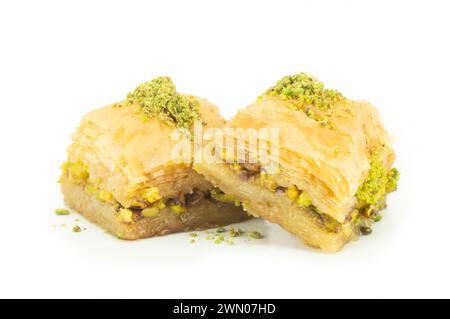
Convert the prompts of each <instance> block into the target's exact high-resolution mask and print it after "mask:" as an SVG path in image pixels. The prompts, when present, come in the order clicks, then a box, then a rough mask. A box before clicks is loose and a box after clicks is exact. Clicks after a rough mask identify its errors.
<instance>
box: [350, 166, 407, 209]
mask: <svg viewBox="0 0 450 319" xmlns="http://www.w3.org/2000/svg"><path fill="white" fill-rule="evenodd" d="M399 178H400V173H399V171H398V170H397V169H396V168H392V169H390V170H388V169H387V168H386V167H385V166H384V164H383V162H382V161H381V160H380V159H379V158H378V157H375V158H374V159H373V160H372V162H371V163H370V169H369V174H368V176H367V178H366V179H365V181H364V182H363V183H362V184H361V186H360V187H359V188H358V191H357V192H356V198H357V199H358V204H359V206H360V207H362V206H364V205H374V206H380V205H381V206H382V205H383V203H384V198H385V196H386V194H387V193H390V192H393V191H395V189H396V188H397V182H398V180H399Z"/></svg>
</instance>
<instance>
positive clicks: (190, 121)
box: [60, 77, 248, 239]
mask: <svg viewBox="0 0 450 319" xmlns="http://www.w3.org/2000/svg"><path fill="white" fill-rule="evenodd" d="M194 124H198V125H200V126H202V127H204V128H208V127H222V126H223V125H224V124H225V121H224V120H223V118H222V117H221V116H220V114H219V111H218V109H217V107H215V106H214V105H213V104H211V103H210V102H208V101H206V100H204V99H201V98H198V97H194V96H190V95H183V94H180V93H178V92H177V91H176V88H175V86H174V84H173V82H172V81H171V79H170V78H168V77H159V78H156V79H154V80H152V81H149V82H145V83H143V84H141V85H139V86H138V87H137V88H136V89H135V90H134V91H133V92H131V93H129V94H128V96H127V97H126V99H125V100H123V101H121V102H119V103H115V104H112V105H109V106H106V107H103V108H100V109H97V110H94V111H93V112H91V113H89V114H87V115H86V116H85V117H84V118H83V119H82V121H81V124H80V125H79V127H78V129H77V131H76V133H74V134H73V136H72V140H73V143H72V144H71V146H70V147H69V149H68V160H67V162H65V163H64V164H63V165H62V175H61V179H60V183H61V188H62V193H63V194H64V198H65V202H66V204H67V205H68V206H69V207H71V208H73V209H74V210H76V211H78V212H79V213H81V214H82V215H84V216H85V217H86V218H87V219H89V220H91V221H92V222H94V223H97V224H98V225H100V226H101V227H103V228H104V229H105V230H106V231H108V232H110V233H111V234H113V235H115V236H117V237H119V238H122V239H138V238H144V237H150V236H156V235H164V234H168V233H174V232H180V231H189V230H194V229H195V230H197V229H205V228H210V227H216V226H222V225H227V224H231V223H235V222H239V221H242V220H244V219H246V218H248V214H247V213H245V212H244V211H243V210H242V208H241V207H239V204H238V203H236V204H235V203H234V202H232V203H229V202H226V201H223V200H222V201H221V200H217V199H215V198H214V197H213V196H211V191H213V186H212V184H211V183H209V182H208V181H207V180H206V179H205V178H204V177H203V176H201V175H200V174H198V173H197V172H195V171H194V170H193V169H192V160H191V159H192V157H188V158H187V160H186V156H185V154H184V155H183V154H181V153H179V152H174V149H176V147H177V144H178V143H181V142H180V141H182V142H184V144H186V143H187V145H189V146H190V145H192V143H193V142H192V140H193V139H192V135H191V132H192V129H193V126H194Z"/></svg>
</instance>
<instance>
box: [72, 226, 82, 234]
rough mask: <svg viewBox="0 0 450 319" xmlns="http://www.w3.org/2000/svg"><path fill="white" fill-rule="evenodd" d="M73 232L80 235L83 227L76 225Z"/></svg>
mask: <svg viewBox="0 0 450 319" xmlns="http://www.w3.org/2000/svg"><path fill="white" fill-rule="evenodd" d="M72 231H73V232H74V233H79V232H81V227H80V226H78V225H75V226H73V228H72Z"/></svg>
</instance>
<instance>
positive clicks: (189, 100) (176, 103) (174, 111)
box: [125, 76, 200, 130]
mask: <svg viewBox="0 0 450 319" xmlns="http://www.w3.org/2000/svg"><path fill="white" fill-rule="evenodd" d="M125 101H126V103H127V104H128V105H131V104H136V105H138V106H139V107H140V109H141V112H142V115H143V116H144V117H147V118H150V117H156V118H158V119H159V120H160V121H161V122H162V123H164V124H167V125H171V126H172V125H175V126H176V127H178V128H185V129H188V130H190V129H191V127H192V125H193V124H194V122H195V121H197V120H199V119H200V110H199V102H198V101H197V100H196V99H195V98H194V97H186V96H184V95H182V94H180V93H178V92H177V90H176V87H175V85H174V84H173V82H172V80H171V79H170V78H169V77H165V76H162V77H158V78H156V79H153V80H151V81H148V82H145V83H142V84H141V85H139V86H138V87H137V88H136V89H135V90H134V91H133V92H130V93H128V96H127V98H126V100H125Z"/></svg>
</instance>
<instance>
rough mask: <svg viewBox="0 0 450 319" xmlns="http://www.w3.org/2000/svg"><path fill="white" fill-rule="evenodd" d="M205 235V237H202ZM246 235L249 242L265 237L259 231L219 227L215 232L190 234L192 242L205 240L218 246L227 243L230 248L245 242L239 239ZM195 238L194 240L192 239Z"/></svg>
mask: <svg viewBox="0 0 450 319" xmlns="http://www.w3.org/2000/svg"><path fill="white" fill-rule="evenodd" d="M202 234H203V235H202ZM244 234H246V236H245V237H244V238H247V241H250V240H251V239H252V238H253V239H262V238H264V236H263V235H262V234H261V233H260V232H258V231H251V232H247V231H245V230H242V229H241V228H237V229H236V228H234V227H229V228H226V227H219V228H217V229H215V230H214V231H205V232H203V233H200V234H199V233H190V234H189V236H190V237H191V239H190V241H191V242H192V241H195V242H197V241H198V240H201V239H205V240H208V241H211V242H212V243H214V244H216V245H220V244H222V243H225V244H227V245H229V246H234V245H235V244H236V242H235V241H234V239H236V240H241V241H242V240H243V239H240V238H238V237H241V236H242V235H244ZM192 237H193V238H192Z"/></svg>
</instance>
